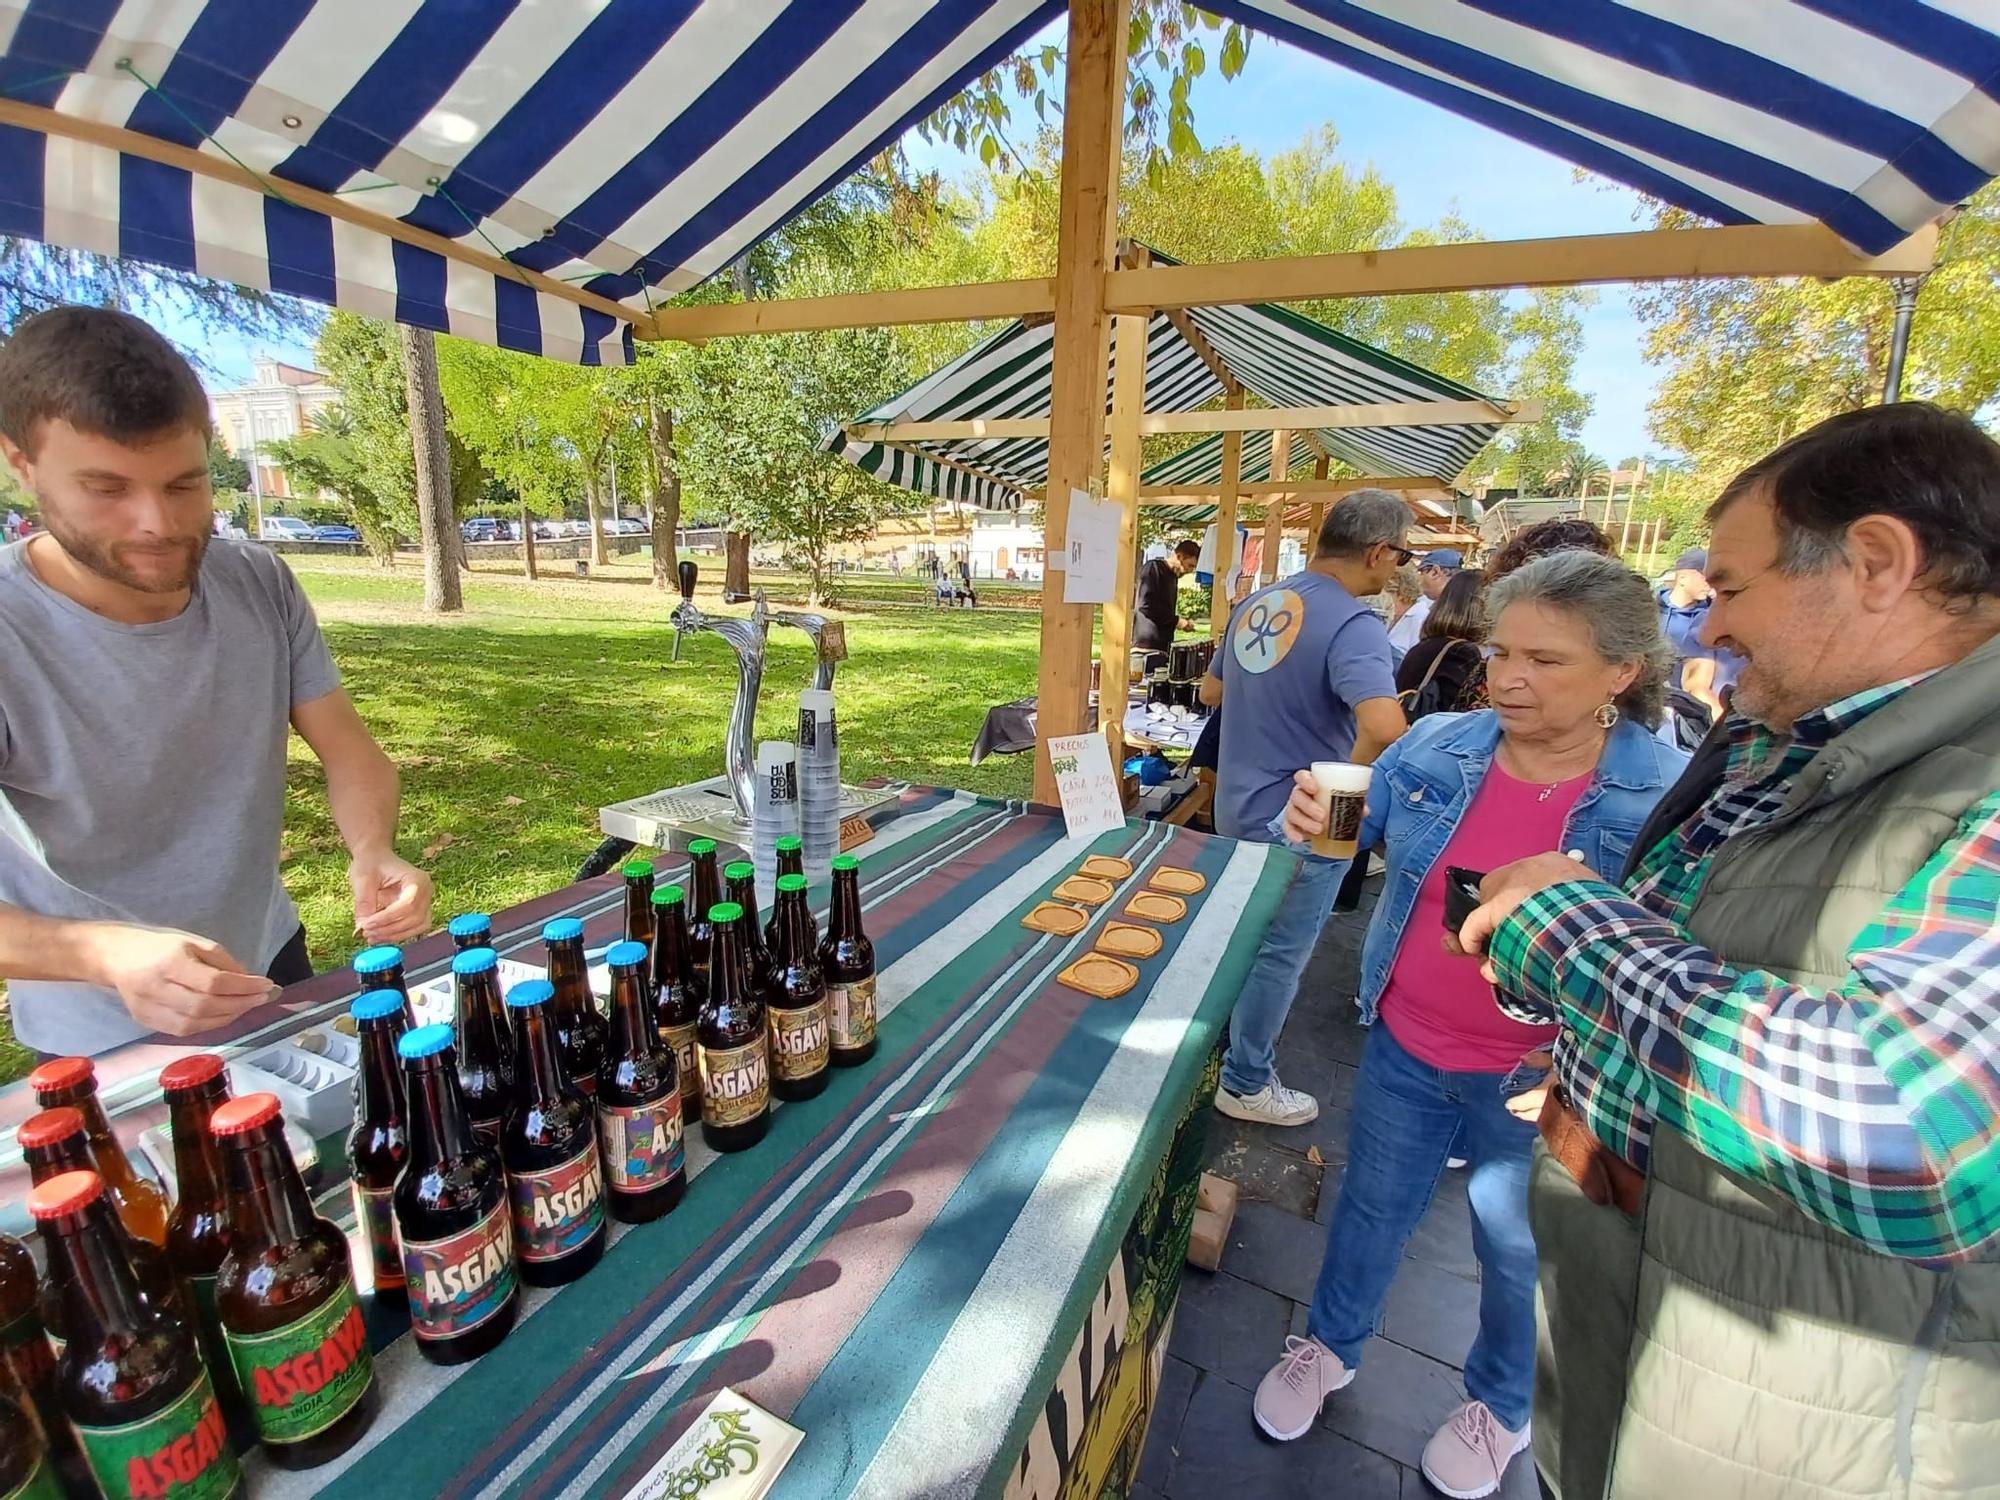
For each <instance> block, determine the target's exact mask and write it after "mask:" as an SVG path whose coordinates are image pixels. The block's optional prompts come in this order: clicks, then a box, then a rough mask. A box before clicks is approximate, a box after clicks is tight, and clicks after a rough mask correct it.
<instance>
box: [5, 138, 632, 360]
mask: <svg viewBox="0 0 2000 1500" xmlns="http://www.w3.org/2000/svg"><path fill="white" fill-rule="evenodd" d="M0 125H15V126H19V127H20V128H21V129H23V130H32V131H35V132H36V133H37V134H40V135H54V136H62V137H65V138H66V139H69V140H73V141H83V142H85V143H86V144H88V145H92V146H101V147H103V148H104V149H105V150H107V151H117V152H121V153H123V154H124V155H126V156H136V157H141V158H143V159H144V160H146V161H156V162H159V163H160V164H161V165H162V166H168V167H175V168H178V169H179V170H180V171H183V172H190V173H193V174H195V175H196V176H199V177H207V178H211V179H213V180H214V181H216V182H226V183H228V184H230V185H231V186H233V187H239V188H245V189H247V190H249V191H250V192H253V193H256V194H258V195H259V196H260V197H270V196H271V193H272V188H273V187H275V188H276V189H277V190H278V191H279V192H280V193H281V194H282V196H283V198H284V201H285V202H287V203H291V204H294V205H296V206H297V207H299V208H304V209H309V210H311V211H312V212H313V213H316V214H325V215H326V216H327V217H328V218H330V219H339V220H340V221H341V222H343V223H346V224H353V225H356V226H358V227H360V228H362V229H366V230H368V231H370V232H371V233H374V234H379V235H383V236H385V237H387V238H389V239H392V240H397V241H400V242H401V243H403V244H405V245H413V246H415V247H416V248H417V249H419V250H429V251H430V252H432V253H433V254H435V255H442V256H444V257H445V258H446V259H447V260H455V261H457V262H459V263H460V264H461V265H468V266H477V267H478V268H479V269H480V270H482V271H486V272H489V273H490V274H492V275H494V276H499V277H503V278H505V279H506V280H509V281H518V282H520V283H522V284H523V285H525V286H531V287H533V288H534V289H535V290H536V291H538V292H541V293H542V294H544V295H545V296H549V297H559V298H561V299H562V300H563V301H565V302H574V303H575V304H576V305H577V306H579V307H588V308H591V309H593V310H594V311H596V312H601V313H606V314H608V315H609V316H611V317H614V318H616V319H618V320H619V321H620V322H621V323H630V324H631V325H632V327H633V332H635V333H637V334H639V335H640V336H641V337H643V336H644V335H645V331H646V329H647V328H648V325H649V319H648V317H647V315H646V314H645V313H642V312H635V311H634V310H633V309H631V308H629V307H626V306H625V305H624V304H623V303H620V302H614V301H612V299H611V298H609V297H600V296H598V294H597V293H595V292H586V291H584V290H583V288H581V287H576V286H571V285H570V284H569V283H568V282H566V281H557V280H556V279H555V278H554V277H553V276H544V275H543V274H542V273H541V272H539V271H530V270H528V269H527V268H526V267H525V266H517V265H515V264H514V262H512V261H511V260H507V259H506V258H504V257H503V256H498V255H495V254H493V253H492V252H491V251H488V250H482V249H479V248H477V247H475V246H472V245H468V244H466V243H465V242H464V241H462V240H454V239H448V238H446V237H445V236H444V235H441V234H432V233H431V232H430V231H429V230H428V229H419V228H417V227H416V226H415V225H414V224H405V223H404V222H403V221H402V220H400V219H394V218H390V217H389V216H388V215H386V214H378V213H374V212H372V211H371V210H369V209H368V208H366V207H364V206H363V205H362V203H361V201H360V200H358V199H355V198H342V197H337V196H336V195H334V194H332V193H322V192H319V191H317V190H315V189H313V188H309V187H305V186H303V185H302V184H300V183H296V182H286V181H285V180H284V179H282V178H278V179H274V180H273V181H272V182H271V184H270V185H269V186H267V185H266V179H264V178H262V177H259V176H258V175H257V174H256V173H254V172H248V171H245V170H244V169H243V168H242V167H239V166H237V165H236V163H235V162H233V161H230V160H229V159H228V158H226V157H221V156H211V155H209V154H208V153H207V152H204V151H196V150H194V149H192V148H190V147H187V146H178V145H175V144H174V143H173V142H171V141H163V140H161V139H160V138H159V137H158V136H151V135H146V134H144V133H143V132H141V131H137V130H127V129H125V128H124V127H122V126H118V125H105V124H102V123H100V122H98V121H96V120H85V119H79V118H78V117H76V116H75V115H65V114H59V113H57V112H56V111H55V110H52V109H42V108H40V107H39V106H37V105H33V104H22V103H19V102H18V101H16V100H13V99H0ZM413 191H414V190H413ZM606 274H607V275H609V274H610V273H609V272H607V273H606Z"/></svg>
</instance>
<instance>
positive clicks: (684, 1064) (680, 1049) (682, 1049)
mask: <svg viewBox="0 0 2000 1500" xmlns="http://www.w3.org/2000/svg"><path fill="white" fill-rule="evenodd" d="M694 1031H695V1023H694V1022H692V1021H690V1022H688V1023H687V1025H685V1026H662V1027H661V1028H660V1040H661V1041H662V1042H664V1043H665V1044H666V1045H667V1046H669V1047H671V1048H673V1049H674V1067H675V1068H676V1069H678V1070H679V1072H680V1075H681V1102H682V1103H683V1104H686V1105H689V1106H691V1107H692V1108H693V1109H699V1108H700V1107H701V1061H700V1059H699V1058H697V1057H696V1056H695V1041H694Z"/></svg>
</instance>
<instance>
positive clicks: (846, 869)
mask: <svg viewBox="0 0 2000 1500" xmlns="http://www.w3.org/2000/svg"><path fill="white" fill-rule="evenodd" d="M819 965H820V968H821V969H823V970H824V971H825V972H826V993H827V999H828V1000H829V1001H831V1002H832V1007H833V1015H832V1025H833V1065H834V1066H835V1067H836V1068H851V1067H853V1066H854V1065H855V1064H856V1063H864V1062H866V1061H868V1059H869V1058H871V1057H873V1056H874V1055H875V945H874V944H873V943H871V942H869V941H868V934H867V933H866V932H865V931H863V930H862V926H861V865H860V861H858V860H856V859H855V857H854V856H853V855H851V854H836V855H835V856H834V857H833V909H832V910H831V911H830V912H828V913H827V919H826V937H825V938H824V939H822V940H821V942H820V945H819Z"/></svg>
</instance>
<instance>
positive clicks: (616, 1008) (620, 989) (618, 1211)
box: [597, 909, 687, 1224]
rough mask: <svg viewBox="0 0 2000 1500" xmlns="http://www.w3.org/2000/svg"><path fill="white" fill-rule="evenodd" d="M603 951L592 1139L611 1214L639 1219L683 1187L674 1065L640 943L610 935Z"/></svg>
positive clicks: (677, 1196) (656, 1211)
mask: <svg viewBox="0 0 2000 1500" xmlns="http://www.w3.org/2000/svg"><path fill="white" fill-rule="evenodd" d="M648 915H649V916H650V915H651V912H650V909H649V911H648ZM605 959H606V962H608V963H609V964H610V966H611V1045H610V1046H609V1047H608V1048H606V1049H605V1053H604V1062H603V1064H602V1066H600V1067H599V1069H598V1072H597V1139H598V1145H599V1147H600V1156H601V1159H602V1161H603V1164H604V1177H605V1186H606V1188H607V1189H608V1191H609V1193H610V1195H611V1217H612V1218H614V1219H617V1220H619V1221H620V1222H621V1223H625V1224H644V1223H647V1222H648V1221H649V1220H652V1219H657V1218H659V1217H660V1215H662V1214H664V1213H665V1212H667V1210H668V1209H670V1208H672V1207H673V1206H674V1205H675V1204H677V1203H679V1202H680V1201H681V1198H682V1196H683V1195H684V1194H685V1193H686V1192H687V1170H686V1163H685V1161H684V1157H685V1154H686V1153H685V1150H684V1148H683V1147H682V1145H681V1129H682V1126H681V1082H680V1068H679V1065H678V1064H677V1063H676V1061H675V1058H674V1049H673V1048H672V1047H670V1046H668V1045H667V1043H666V1042H665V1041H664V1040H663V1039H662V1038H661V1036H660V1032H659V1028H658V1027H657V1026H655V1025H654V1022H653V994H652V984H651V981H650V980H649V979H648V978H647V976H646V945H645V944H644V943H640V942H629V943H614V944H612V947H611V951H610V953H608V954H606V955H605Z"/></svg>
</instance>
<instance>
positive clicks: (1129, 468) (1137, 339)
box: [1097, 313, 1148, 770]
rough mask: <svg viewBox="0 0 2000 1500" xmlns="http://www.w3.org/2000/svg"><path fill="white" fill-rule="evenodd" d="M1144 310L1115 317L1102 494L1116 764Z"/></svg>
mask: <svg viewBox="0 0 2000 1500" xmlns="http://www.w3.org/2000/svg"><path fill="white" fill-rule="evenodd" d="M1147 321H1148V320H1147V318H1146V317H1145V315H1144V314H1143V313H1127V314H1126V315H1125V316H1123V317H1120V318H1113V319H1112V320H1111V324H1112V327H1111V343H1112V348H1113V350H1114V351H1115V353H1114V358H1113V359H1112V361H1111V371H1112V374H1111V468H1110V473H1109V475H1108V476H1107V478H1106V480H1105V485H1104V498H1105V499H1107V500H1109V501H1111V502H1112V503H1113V504H1114V505H1116V506H1117V507H1118V572H1117V575H1116V582H1114V583H1113V585H1112V588H1111V602H1110V603H1108V604H1106V605H1105V606H1104V632H1103V651H1102V655H1101V657H1100V658H1099V661H1100V665H1099V667H1098V671H1097V722H1098V723H1099V724H1100V725H1101V726H1102V727H1103V729H1104V734H1105V738H1106V739H1108V740H1109V741H1110V742H1111V765H1112V768H1113V769H1114V770H1116V769H1117V768H1118V767H1119V766H1122V765H1124V764H1125V683H1126V664H1127V661H1128V659H1129V653H1130V651H1131V649H1132V605H1133V602H1134V596H1135V595H1136V593H1137V591H1138V584H1139V414H1140V412H1141V411H1142V410H1143V409H1144V408H1145V405H1146V324H1147Z"/></svg>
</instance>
